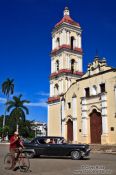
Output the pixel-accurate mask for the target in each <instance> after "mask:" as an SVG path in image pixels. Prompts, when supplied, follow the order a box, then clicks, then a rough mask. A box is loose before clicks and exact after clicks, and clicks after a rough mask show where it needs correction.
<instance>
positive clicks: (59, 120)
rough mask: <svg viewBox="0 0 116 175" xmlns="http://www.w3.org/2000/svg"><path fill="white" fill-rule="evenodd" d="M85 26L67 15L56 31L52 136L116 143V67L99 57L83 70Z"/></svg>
mask: <svg viewBox="0 0 116 175" xmlns="http://www.w3.org/2000/svg"><path fill="white" fill-rule="evenodd" d="M81 40H82V29H81V27H80V25H79V23H77V22H75V21H74V20H73V19H72V18H71V17H70V12H69V9H68V8H67V7H66V8H65V10H64V16H63V18H62V19H61V21H60V22H58V23H57V24H56V25H55V26H54V28H53V30H52V51H51V75H50V97H49V98H48V135H49V136H63V137H65V139H66V140H67V141H71V142H73V143H92V144H116V68H112V67H110V66H108V65H107V63H106V60H105V58H102V59H101V58H99V56H95V58H94V59H93V63H91V64H88V67H87V72H86V73H83V68H82V67H83V50H82V44H81Z"/></svg>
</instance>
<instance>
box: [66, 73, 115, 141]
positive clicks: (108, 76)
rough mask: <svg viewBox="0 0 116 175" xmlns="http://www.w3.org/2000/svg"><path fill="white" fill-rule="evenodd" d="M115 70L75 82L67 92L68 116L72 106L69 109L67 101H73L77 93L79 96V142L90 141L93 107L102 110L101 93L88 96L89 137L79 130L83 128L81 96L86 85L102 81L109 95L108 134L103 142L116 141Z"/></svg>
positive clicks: (97, 83)
mask: <svg viewBox="0 0 116 175" xmlns="http://www.w3.org/2000/svg"><path fill="white" fill-rule="evenodd" d="M115 74H116V73H115V72H109V73H105V74H102V75H98V76H94V77H90V78H88V79H85V80H82V81H79V82H77V83H75V84H73V85H72V86H71V87H70V88H69V90H68V91H67V93H66V94H65V104H66V106H65V114H66V117H67V116H72V108H71V109H67V103H68V102H72V96H73V94H74V93H75V94H76V96H77V128H78V129H77V130H78V134H77V142H83V143H90V142H91V139H90V117H89V115H90V113H91V112H92V108H94V106H95V107H96V108H97V109H98V112H101V100H100V95H98V94H99V93H97V94H96V95H94V96H92V97H89V98H87V115H88V118H87V125H88V127H87V137H83V136H82V132H79V131H80V130H82V117H81V114H82V110H81V108H82V106H81V98H82V97H84V88H86V87H90V88H91V87H92V86H94V85H96V86H97V87H98V86H99V85H100V84H101V83H105V87H106V96H107V121H108V135H107V136H102V137H103V138H102V144H107V143H109V144H110V143H112V144H113V143H116V118H115V111H116V106H115V104H116V103H115V98H114V86H115V85H116V83H115V82H116V79H115V78H114V79H112V78H113V77H115ZM111 127H114V131H111Z"/></svg>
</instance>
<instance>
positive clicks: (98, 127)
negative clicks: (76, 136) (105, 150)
mask: <svg viewBox="0 0 116 175" xmlns="http://www.w3.org/2000/svg"><path fill="white" fill-rule="evenodd" d="M101 135H102V117H101V114H100V113H98V112H97V111H96V110H93V112H92V113H91V114H90V136H91V143H95V144H101Z"/></svg>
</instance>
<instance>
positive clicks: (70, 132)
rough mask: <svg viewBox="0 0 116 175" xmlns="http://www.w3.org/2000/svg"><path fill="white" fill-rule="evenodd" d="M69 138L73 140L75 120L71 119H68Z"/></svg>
mask: <svg viewBox="0 0 116 175" xmlns="http://www.w3.org/2000/svg"><path fill="white" fill-rule="evenodd" d="M67 140H68V141H73V122H72V120H71V119H69V120H68V121H67Z"/></svg>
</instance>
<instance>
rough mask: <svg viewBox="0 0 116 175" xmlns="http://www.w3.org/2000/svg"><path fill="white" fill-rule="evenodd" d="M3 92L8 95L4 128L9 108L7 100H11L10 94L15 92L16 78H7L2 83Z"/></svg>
mask: <svg viewBox="0 0 116 175" xmlns="http://www.w3.org/2000/svg"><path fill="white" fill-rule="evenodd" d="M2 93H3V94H4V95H6V98H7V99H6V104H5V105H6V107H5V113H4V118H3V128H4V126H5V117H6V111H7V110H6V109H7V102H8V101H9V96H10V94H13V93H14V79H9V78H8V79H6V80H5V81H4V82H3V83H2Z"/></svg>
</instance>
